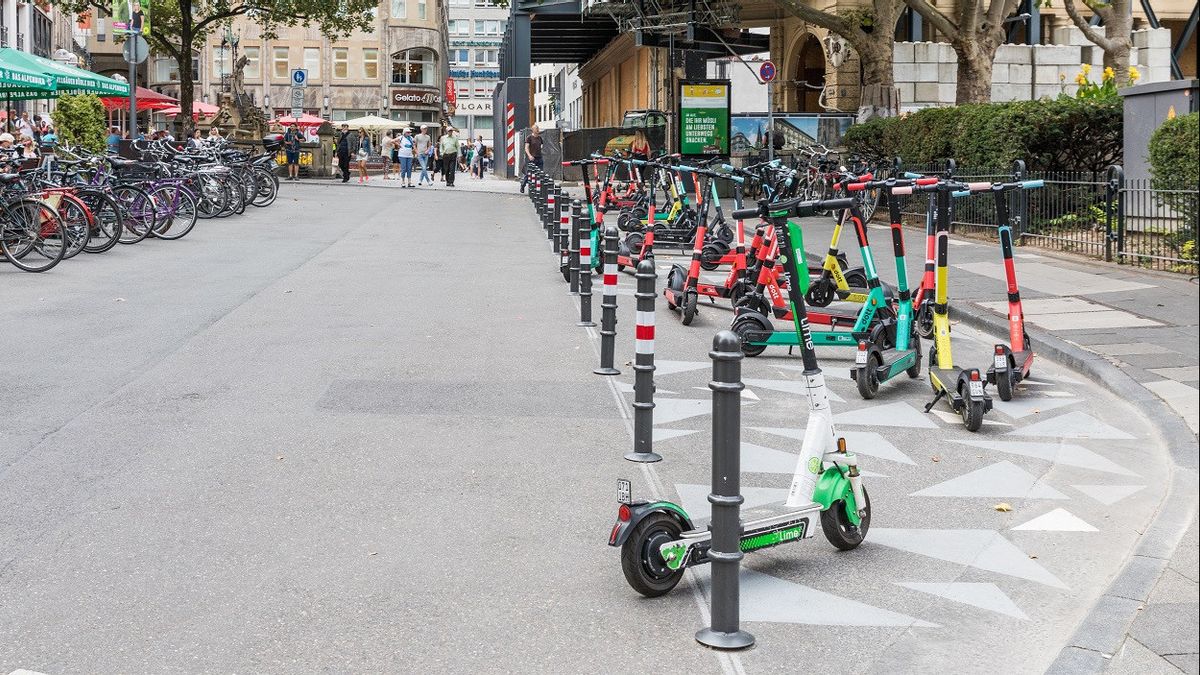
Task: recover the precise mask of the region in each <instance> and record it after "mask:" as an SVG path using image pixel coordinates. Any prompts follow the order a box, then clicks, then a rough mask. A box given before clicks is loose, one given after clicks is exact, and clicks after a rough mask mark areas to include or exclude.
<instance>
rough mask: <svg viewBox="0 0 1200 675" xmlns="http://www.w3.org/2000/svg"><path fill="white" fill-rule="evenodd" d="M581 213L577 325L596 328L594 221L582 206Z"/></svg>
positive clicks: (577, 202) (580, 207)
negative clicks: (593, 288) (593, 311)
mask: <svg viewBox="0 0 1200 675" xmlns="http://www.w3.org/2000/svg"><path fill="white" fill-rule="evenodd" d="M574 204H579V201H578V200H576V201H575V202H574ZM574 204H572V209H574ZM579 212H580V216H579V323H577V324H575V325H577V326H595V325H596V322H595V321H592V219H591V218H589V217H588V216H587V214H586V213H584V212H583V205H582V204H580V206H579Z"/></svg>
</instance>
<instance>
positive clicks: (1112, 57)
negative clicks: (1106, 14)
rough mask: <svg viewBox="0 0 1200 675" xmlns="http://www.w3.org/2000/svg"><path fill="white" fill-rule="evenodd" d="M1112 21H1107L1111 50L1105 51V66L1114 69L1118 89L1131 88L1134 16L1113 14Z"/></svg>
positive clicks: (1107, 34) (1107, 33) (1105, 27)
mask: <svg viewBox="0 0 1200 675" xmlns="http://www.w3.org/2000/svg"><path fill="white" fill-rule="evenodd" d="M1111 14H1112V15H1113V16H1112V20H1111V21H1109V20H1105V23H1104V37H1106V38H1108V40H1109V43H1110V48H1109V49H1105V50H1104V66H1105V67H1106V68H1112V69H1113V72H1114V74H1115V75H1116V78H1117V88H1118V89H1120V88H1122V87H1127V86H1129V51H1130V50H1131V49H1132V48H1133V40H1132V39H1131V37H1130V34H1131V33H1132V31H1133V16H1131V15H1130V14H1129V13H1128V12H1126V13H1123V14H1122V15H1120V16H1118V15H1117V12H1111Z"/></svg>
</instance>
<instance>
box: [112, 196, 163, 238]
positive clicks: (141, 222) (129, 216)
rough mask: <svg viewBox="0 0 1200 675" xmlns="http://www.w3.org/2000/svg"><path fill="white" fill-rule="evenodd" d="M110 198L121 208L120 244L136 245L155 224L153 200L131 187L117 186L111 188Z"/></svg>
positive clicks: (147, 234)
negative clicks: (122, 225)
mask: <svg viewBox="0 0 1200 675" xmlns="http://www.w3.org/2000/svg"><path fill="white" fill-rule="evenodd" d="M112 196H113V199H115V200H116V202H117V204H119V205H120V206H121V212H122V216H123V218H122V222H123V224H124V227H123V228H122V230H121V239H120V242H121V243H122V244H136V243H138V242H139V241H141V240H143V239H145V238H146V237H147V236H149V234H150V230H151V229H153V228H154V225H155V223H156V222H157V220H156V209H155V208H154V200H153V199H152V198H151V197H150V195H149V193H147V192H146V191H145V190H143V189H142V188H140V187H136V186H133V185H118V186H117V187H115V188H113V194H112Z"/></svg>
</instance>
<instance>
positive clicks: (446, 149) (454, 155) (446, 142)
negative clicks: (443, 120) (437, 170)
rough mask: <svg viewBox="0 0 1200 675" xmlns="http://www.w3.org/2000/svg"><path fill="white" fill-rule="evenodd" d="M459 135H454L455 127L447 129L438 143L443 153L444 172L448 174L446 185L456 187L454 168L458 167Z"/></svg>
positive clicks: (439, 149)
mask: <svg viewBox="0 0 1200 675" xmlns="http://www.w3.org/2000/svg"><path fill="white" fill-rule="evenodd" d="M458 150H459V142H458V137H457V136H455V135H454V127H450V128H449V129H446V134H445V135H444V136H442V138H441V141H440V142H439V143H438V151H439V152H440V153H441V155H442V173H444V174H446V187H454V170H455V169H456V168H458Z"/></svg>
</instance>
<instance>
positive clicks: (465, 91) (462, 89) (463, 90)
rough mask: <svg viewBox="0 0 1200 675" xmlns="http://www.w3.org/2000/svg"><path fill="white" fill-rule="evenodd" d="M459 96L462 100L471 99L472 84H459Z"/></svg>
mask: <svg viewBox="0 0 1200 675" xmlns="http://www.w3.org/2000/svg"><path fill="white" fill-rule="evenodd" d="M458 95H459V97H460V98H470V97H471V85H470V83H467V84H463V83H461V82H460V83H459V84H458Z"/></svg>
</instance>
